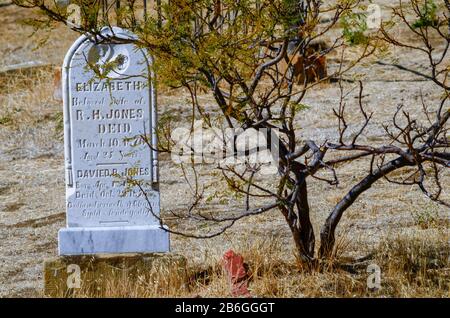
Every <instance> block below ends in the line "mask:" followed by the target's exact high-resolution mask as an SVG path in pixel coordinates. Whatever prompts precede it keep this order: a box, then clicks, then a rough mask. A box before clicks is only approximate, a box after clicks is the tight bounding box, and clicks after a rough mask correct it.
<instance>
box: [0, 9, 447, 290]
mask: <svg viewBox="0 0 450 318" xmlns="http://www.w3.org/2000/svg"><path fill="white" fill-rule="evenodd" d="M28 14H29V13H28V11H26V10H24V9H21V8H17V7H14V6H7V7H1V8H0V25H1V28H2V32H1V34H0V70H2V69H3V70H5V69H6V68H7V67H8V66H11V65H14V64H19V63H25V62H30V61H34V62H39V63H41V64H48V65H50V66H41V67H37V68H33V69H30V70H24V71H19V72H3V73H1V74H0V297H11V296H19V297H24V296H41V295H42V294H41V289H42V265H43V260H44V259H45V258H47V257H51V256H55V255H56V253H57V231H58V229H59V228H61V227H64V225H65V223H64V221H65V215H64V210H65V209H64V197H65V196H64V191H65V190H64V170H63V141H62V131H61V114H62V105H61V103H59V102H57V101H55V100H54V99H53V66H54V65H61V64H62V60H63V58H64V54H65V52H66V51H67V50H68V48H69V47H70V45H71V43H72V42H73V40H74V39H76V37H77V35H76V34H74V33H72V32H71V31H68V30H66V29H64V28H63V27H60V28H58V29H57V30H56V31H53V32H52V33H51V34H50V39H51V40H50V42H49V44H47V45H46V46H44V47H42V48H38V49H35V47H36V43H37V40H38V39H39V35H38V36H33V37H30V34H31V32H32V29H31V28H30V27H25V26H23V25H21V24H20V20H21V19H22V18H24V17H27V16H28ZM396 54H397V56H395V55H396ZM393 57H399V58H400V59H401V61H402V62H403V63H404V65H407V66H412V65H413V66H416V68H417V69H418V70H422V71H424V72H426V71H427V70H426V69H425V68H423V65H425V63H426V60H425V58H424V57H421V56H417V55H415V54H414V53H411V52H406V51H396V52H393V54H391V56H390V57H387V58H386V59H385V60H384V61H385V62H388V63H389V62H390V61H392V59H393ZM330 67H333V65H330ZM354 72H355V74H358V73H360V74H363V78H364V80H365V88H364V103H365V105H367V109H368V110H370V111H374V112H375V115H374V116H375V117H374V120H373V123H372V124H371V126H370V127H369V129H368V130H367V134H366V135H365V136H364V138H366V139H367V140H369V141H374V142H380V141H383V138H384V137H383V130H382V126H381V125H382V124H383V123H387V122H389V121H390V116H391V114H392V112H393V111H394V110H395V109H396V107H397V105H398V104H399V103H403V104H404V105H405V107H406V108H407V109H408V110H410V111H411V113H413V114H419V111H420V107H418V105H419V103H420V94H421V93H423V96H424V98H425V100H426V102H427V103H428V104H429V105H430V107H431V108H432V109H435V108H436V105H437V101H438V100H439V97H440V95H441V92H440V91H439V90H438V89H436V88H435V86H434V85H433V84H432V83H430V82H429V81H425V80H424V79H423V78H421V77H419V76H417V75H414V74H410V73H407V72H402V71H399V70H397V69H395V68H393V67H389V66H382V65H378V64H373V63H372V64H367V65H366V66H364V67H360V68H358V69H356V70H355V71H354ZM345 85H346V88H347V89H350V88H351V87H352V85H355V84H352V83H347V84H345ZM356 95H357V90H354V91H353V92H352V93H351V94H350V95H349V98H348V103H349V105H348V107H349V108H350V109H352V107H353V109H356V107H357V104H356V102H357V99H356V98H355V97H356ZM186 98H187V94H184V93H169V92H163V93H160V94H159V96H158V99H159V105H158V107H159V110H158V111H159V112H160V113H161V114H162V113H164V112H166V111H176V112H178V113H179V114H180V118H181V119H182V118H183V116H184V114H185V113H187V111H188V110H189V107H187V106H186ZM205 100H206V102H207V101H208V98H207V97H205ZM338 100H339V90H338V86H337V85H336V84H329V85H324V86H322V87H321V88H320V89H317V90H314V93H310V94H309V95H308V96H307V97H306V100H305V103H306V104H308V105H310V106H311V108H310V109H309V110H306V111H305V112H304V113H303V114H302V115H301V116H300V118H299V122H298V125H299V127H300V129H299V134H300V136H302V137H304V138H307V137H314V139H316V140H317V139H319V140H325V139H327V138H333V137H335V136H336V132H335V131H336V130H335V129H336V120H335V119H334V117H333V116H332V113H331V108H332V107H336V106H337V103H338ZM185 109H187V110H185ZM186 116H187V114H186ZM351 116H353V115H351ZM354 116H356V115H354ZM351 129H355V127H351ZM351 129H350V130H351ZM366 167H367V162H366V161H361V162H358V164H357V165H356V166H354V168H352V169H345V168H344V169H341V170H339V177H340V179H341V184H339V186H337V187H336V186H330V185H327V184H325V183H323V182H319V181H312V182H311V183H310V194H309V197H310V201H311V211H312V220H313V222H314V224H315V230H316V233H317V232H318V231H319V227H320V224H321V223H322V222H323V220H324V219H325V218H326V216H327V214H328V213H329V211H330V209H331V208H332V206H333V204H336V202H337V200H339V198H340V197H342V195H343V194H344V193H345V191H348V189H349V187H350V185H351V183H352V181H353V182H354V181H355V180H357V179H359V178H361V177H362V176H364V173H365V172H366V171H367V170H366ZM160 173H161V186H160V187H161V196H162V197H161V206H162V209H163V211H164V210H175V211H177V210H181V209H183V208H184V207H185V206H186V205H187V204H188V203H189V200H190V195H189V188H188V187H187V185H186V184H185V183H184V181H183V178H182V174H181V172H180V170H179V169H177V167H176V166H175V165H174V164H173V163H172V162H171V161H170V158H169V157H167V156H162V157H161V165H160ZM204 177H205V180H206V182H212V180H213V179H211V177H209V176H208V175H204ZM449 185H450V176H449V172H448V171H447V173H446V175H445V176H444V178H443V180H442V186H443V189H444V190H443V191H444V193H443V198H446V199H450V192H449ZM236 204H237V203H236V202H234V201H233V200H229V202H226V203H224V204H222V205H219V204H217V205H215V206H212V207H211V209H226V208H227V207H228V208H233V207H235V206H236ZM422 219H424V221H423V222H429V221H430V222H431V221H432V222H431V223H432V224H431V223H430V224H429V226H428V225H427V226H420V225H421V222H422V221H421V220H422ZM448 219H449V211H448V210H445V208H443V207H441V206H439V205H437V204H434V203H430V201H429V200H427V198H426V197H425V196H424V195H423V194H422V193H421V192H420V191H419V190H418V189H417V188H416V187H402V188H399V187H396V186H394V185H392V184H389V183H387V182H386V181H380V182H378V183H377V184H376V185H375V186H374V187H373V188H372V189H370V190H369V191H367V192H366V193H365V194H364V195H363V196H361V197H360V198H359V199H358V200H357V202H356V203H355V204H354V205H353V206H352V207H351V208H350V209H349V210H348V211H347V212H346V214H345V216H344V218H343V220H342V222H341V224H340V225H339V231H338V232H339V234H340V235H341V236H344V237H345V239H346V242H347V243H346V244H345V254H346V255H347V256H355V257H359V256H364V255H366V254H368V253H369V252H371V251H372V250H374V249H376V248H377V247H378V245H379V244H380V242H385V241H386V240H387V241H388V240H390V239H395V238H398V237H402V236H408V237H416V236H418V237H421V238H423V239H425V240H427V239H429V238H436V237H438V238H439V239H440V240H441V241H444V242H448ZM422 225H423V224H422ZM274 241H276V242H277V245H276V246H278V250H277V255H279V257H282V258H285V259H286V260H292V259H293V247H292V246H293V245H292V242H291V238H290V234H289V229H288V227H287V225H286V224H285V222H284V220H283V218H282V217H281V215H280V214H279V212H277V211H273V212H270V213H267V214H264V215H261V216H256V217H253V218H251V219H245V220H243V221H241V222H238V223H237V224H236V226H235V227H233V228H232V229H231V230H230V231H228V232H226V233H225V234H224V235H222V236H220V237H217V238H214V239H212V240H206V241H205V240H193V239H187V238H183V237H179V236H173V237H172V247H173V251H174V252H177V253H181V254H183V255H186V256H187V257H188V259H189V262H191V263H194V264H214V263H217V262H218V261H219V260H220V257H221V255H223V253H224V252H225V251H226V250H227V249H229V248H233V249H235V250H237V251H240V252H242V253H244V254H246V253H247V254H248V253H249V250H250V249H252V248H255V246H267V245H270V244H269V243H270V242H274ZM255 244H257V245H255ZM258 244H259V245H258ZM447 252H448V250H447ZM269 256H270V255H269ZM277 257H278V256H277ZM447 269H448V264H447ZM443 288H444V287H443ZM446 288H447V289H445V288H444V289H443V290H444V291H445V290H447V292H448V286H447V287H446ZM204 294H205V295H210V294H214V293H213V292H212V291H209V292H208V291H206V292H205V293H204ZM437 294H438V295H441V296H442V292H440V293H437ZM274 295H283V293H281V292H279V293H278V294H277V293H274ZM287 295H289V293H287ZM304 295H310V294H308V292H307V291H305V292H304ZM329 295H331V296H332V295H333V292H331V291H330V293H329ZM335 295H339V293H337V292H336V294H335ZM430 295H433V293H432V292H431V293H430ZM297 296H302V293H299V294H297Z"/></svg>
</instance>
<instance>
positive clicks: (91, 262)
mask: <svg viewBox="0 0 450 318" xmlns="http://www.w3.org/2000/svg"><path fill="white" fill-rule="evenodd" d="M186 266H187V264H186V258H185V257H184V256H182V255H179V254H174V253H149V254H115V255H108V254H103V255H83V256H59V257H55V258H52V259H47V260H45V261H44V295H45V296H47V297H142V296H146V293H145V291H146V290H149V291H150V292H151V293H150V295H153V296H158V295H155V292H156V293H158V291H160V292H161V295H164V294H165V293H166V292H167V290H168V289H169V288H170V290H172V291H173V290H179V291H180V292H182V291H183V290H185V289H187V288H188V287H187V283H188V274H187V269H186V268H187V267H186Z"/></svg>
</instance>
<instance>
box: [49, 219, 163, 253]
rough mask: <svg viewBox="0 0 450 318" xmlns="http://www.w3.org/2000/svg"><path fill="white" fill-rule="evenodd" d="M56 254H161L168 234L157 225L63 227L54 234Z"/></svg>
mask: <svg viewBox="0 0 450 318" xmlns="http://www.w3.org/2000/svg"><path fill="white" fill-rule="evenodd" d="M58 249H59V255H86V254H108V253H116V254H117V253H162V252H168V251H169V249H170V243H169V233H168V232H167V231H165V230H163V229H161V228H160V227H159V226H149V225H141V226H120V227H113V226H105V227H67V228H63V229H60V230H59V233H58Z"/></svg>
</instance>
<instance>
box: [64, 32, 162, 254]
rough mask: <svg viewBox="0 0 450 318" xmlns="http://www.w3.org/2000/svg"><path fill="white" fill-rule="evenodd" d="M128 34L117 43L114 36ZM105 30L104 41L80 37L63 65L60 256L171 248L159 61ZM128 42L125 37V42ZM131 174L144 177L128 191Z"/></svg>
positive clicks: (138, 177)
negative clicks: (159, 136) (162, 188)
mask: <svg viewBox="0 0 450 318" xmlns="http://www.w3.org/2000/svg"><path fill="white" fill-rule="evenodd" d="M113 37H114V38H116V39H121V40H120V41H114V40H112V41H111V39H112V38H113ZM133 38H135V35H133V34H131V33H130V32H128V31H126V30H123V29H120V28H117V27H113V28H104V29H103V30H102V32H101V37H100V40H101V41H93V40H92V38H89V37H88V36H85V35H83V36H81V37H80V38H79V39H78V40H77V41H76V42H75V43H74V44H73V45H72V47H71V48H70V50H69V51H68V53H67V55H66V58H65V60H64V65H63V70H62V72H63V75H62V83H63V84H62V85H63V101H64V144H65V169H66V209H67V227H66V228H63V229H61V230H60V231H59V234H58V243H59V254H60V255H83V254H99V253H113V254H114V253H136V252H138V253H144V252H167V251H169V235H168V232H167V231H164V230H163V229H161V228H160V227H159V222H158V220H157V218H156V217H155V216H154V214H155V215H159V212H160V203H159V186H158V161H157V153H156V151H154V150H152V149H151V148H150V147H149V146H148V145H147V144H146V142H144V140H143V139H142V138H141V137H140V136H141V135H144V136H151V138H148V141H149V143H150V144H151V145H152V148H153V149H154V148H156V146H155V147H153V145H156V133H155V131H156V98H155V96H156V94H155V90H154V87H153V81H152V78H151V77H152V74H151V72H150V70H149V69H150V66H151V64H152V59H151V57H150V55H149V54H148V53H147V52H146V51H145V50H143V49H139V48H137V47H136V46H134V45H133V44H132V43H126V40H127V39H133ZM123 40H125V41H123ZM125 178H133V179H135V180H138V181H139V182H141V184H142V186H143V188H144V189H145V190H146V193H147V195H148V200H149V201H150V203H151V204H150V206H151V209H150V208H149V204H148V202H147V200H146V199H145V197H144V196H143V195H142V193H141V191H140V190H139V189H138V188H136V187H132V188H129V187H128V189H129V190H130V191H126V189H127V187H126V182H124V179H125Z"/></svg>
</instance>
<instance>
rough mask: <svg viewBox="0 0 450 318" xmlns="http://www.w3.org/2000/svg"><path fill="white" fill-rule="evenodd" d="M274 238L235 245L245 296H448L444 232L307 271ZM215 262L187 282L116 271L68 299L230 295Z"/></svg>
mask: <svg viewBox="0 0 450 318" xmlns="http://www.w3.org/2000/svg"><path fill="white" fill-rule="evenodd" d="M283 248H285V247H283V246H282V245H281V241H280V240H278V239H277V238H271V239H270V240H256V241H255V242H254V243H252V244H251V245H245V244H244V246H241V248H240V249H238V251H242V255H243V256H244V259H245V261H246V262H247V264H248V267H249V272H250V273H251V275H250V276H251V278H250V284H249V286H250V291H251V294H252V295H254V296H257V297H448V296H450V294H449V293H450V285H449V282H450V265H449V250H448V233H447V234H446V232H445V231H444V230H443V229H437V230H434V231H433V232H432V233H429V236H427V237H425V236H413V237H408V236H403V237H397V238H395V239H393V240H388V241H384V242H382V243H381V244H380V245H379V246H378V247H377V249H376V250H375V254H374V255H375V256H374V257H373V258H370V259H368V260H365V261H363V262H361V261H359V262H358V261H356V260H350V259H349V258H348V257H344V256H340V255H336V257H335V259H334V260H333V262H332V263H327V264H325V266H317V267H316V268H313V269H310V270H307V269H305V268H303V267H301V266H300V264H299V263H298V262H297V261H296V260H295V258H294V257H291V258H289V259H286V258H285V256H284V254H283V253H282V250H283ZM220 264H221V260H220V259H217V260H216V262H215V263H214V264H212V265H211V266H209V267H207V268H204V267H201V266H190V267H187V268H185V269H184V268H183V269H182V270H187V272H188V276H189V277H190V279H189V282H188V284H187V285H186V284H184V283H185V282H183V281H180V279H179V278H180V277H181V276H180V275H178V274H177V269H175V268H174V269H173V270H172V271H163V272H161V271H152V272H149V273H145V274H143V275H141V276H139V277H138V279H136V280H131V279H130V278H129V277H127V276H126V275H122V274H121V273H120V272H116V273H114V274H112V275H108V278H107V279H106V280H105V281H104V282H103V287H102V288H98V289H92V287H89V286H88V287H86V286H82V287H81V289H80V290H78V291H76V292H75V294H74V295H72V296H74V297H230V288H229V285H228V280H227V277H226V275H225V273H224V272H223V271H222V269H221V265H220ZM370 264H376V265H378V266H379V267H380V269H381V288H380V289H378V290H374V289H370V288H368V285H367V280H368V277H369V273H367V267H368V265H370ZM178 270H179V269H178Z"/></svg>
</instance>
